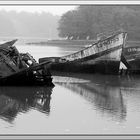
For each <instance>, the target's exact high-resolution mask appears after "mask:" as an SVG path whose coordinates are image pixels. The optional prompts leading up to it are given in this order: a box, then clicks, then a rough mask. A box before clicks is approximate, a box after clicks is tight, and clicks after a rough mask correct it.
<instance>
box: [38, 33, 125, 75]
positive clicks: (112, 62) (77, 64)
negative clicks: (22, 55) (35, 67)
mask: <svg viewBox="0 0 140 140" xmlns="http://www.w3.org/2000/svg"><path fill="white" fill-rule="evenodd" d="M125 38H126V33H124V32H120V33H117V34H114V35H112V36H110V37H108V38H106V39H104V40H99V41H98V42H96V43H94V44H92V45H91V46H89V47H87V48H85V49H83V50H81V51H79V52H76V53H73V54H70V55H67V56H64V57H60V58H46V59H40V62H42V61H45V60H48V59H51V60H52V61H53V62H54V63H53V64H52V66H51V69H52V70H59V71H71V72H92V73H95V72H99V73H104V74H118V72H119V66H120V61H121V55H122V48H123V46H124V45H125Z"/></svg>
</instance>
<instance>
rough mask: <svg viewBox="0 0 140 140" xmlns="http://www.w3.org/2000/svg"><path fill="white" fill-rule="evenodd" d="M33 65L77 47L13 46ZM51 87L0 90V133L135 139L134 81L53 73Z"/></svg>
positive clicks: (139, 112)
mask: <svg viewBox="0 0 140 140" xmlns="http://www.w3.org/2000/svg"><path fill="white" fill-rule="evenodd" d="M17 47H18V49H19V50H20V52H29V53H31V54H32V55H33V56H34V57H35V59H36V60H38V58H40V57H46V56H63V55H66V54H69V53H72V52H75V51H77V50H79V49H81V48H76V47H71V48H66V47H57V46H55V47H54V46H32V45H30V46H28V45H18V46H17ZM52 74H53V82H54V84H55V87H53V88H51V87H45V86H43V87H40V86H38V87H0V134H139V133H140V121H139V120H140V76H121V77H120V76H112V75H99V74H80V73H79V74H74V73H61V72H59V73H58V72H53V73H52Z"/></svg>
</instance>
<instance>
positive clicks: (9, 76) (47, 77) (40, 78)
mask: <svg viewBox="0 0 140 140" xmlns="http://www.w3.org/2000/svg"><path fill="white" fill-rule="evenodd" d="M16 41H17V39H16V40H12V41H9V42H6V43H3V44H0V85H53V83H52V77H51V73H50V71H49V65H50V61H46V62H44V63H40V64H39V63H37V62H36V60H35V59H34V58H33V57H32V56H31V55H30V54H29V53H19V51H18V50H17V48H16V47H15V46H14V43H15V42H16Z"/></svg>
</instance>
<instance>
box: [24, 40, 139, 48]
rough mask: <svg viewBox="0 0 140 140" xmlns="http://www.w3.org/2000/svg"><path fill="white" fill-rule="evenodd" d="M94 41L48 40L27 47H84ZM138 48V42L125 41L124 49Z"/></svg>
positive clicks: (29, 43)
mask: <svg viewBox="0 0 140 140" xmlns="http://www.w3.org/2000/svg"><path fill="white" fill-rule="evenodd" d="M95 42H96V40H48V41H39V42H28V43H26V44H27V45H42V46H43V45H44V46H45V45H46V46H65V47H86V46H88V45H90V44H93V43H95ZM130 46H131V47H132V46H140V41H138V40H128V41H126V47H130Z"/></svg>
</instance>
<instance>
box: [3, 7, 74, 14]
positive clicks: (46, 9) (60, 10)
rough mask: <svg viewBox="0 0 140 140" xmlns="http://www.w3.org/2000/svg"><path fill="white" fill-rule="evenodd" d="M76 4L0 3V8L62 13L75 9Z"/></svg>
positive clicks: (17, 10)
mask: <svg viewBox="0 0 140 140" xmlns="http://www.w3.org/2000/svg"><path fill="white" fill-rule="evenodd" d="M75 8H76V6H71V5H69V6H68V5H67V6H66V5H64V6H63V5H61V6H60V5H57V6H52V5H48V6H46V5H45V6H44V5H42V6H29V5H25V6H12V5H11V6H1V5H0V10H6V11H16V12H21V11H26V12H32V13H34V12H39V13H41V12H48V13H52V14H53V15H62V14H64V13H65V12H67V11H69V10H73V9H75Z"/></svg>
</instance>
